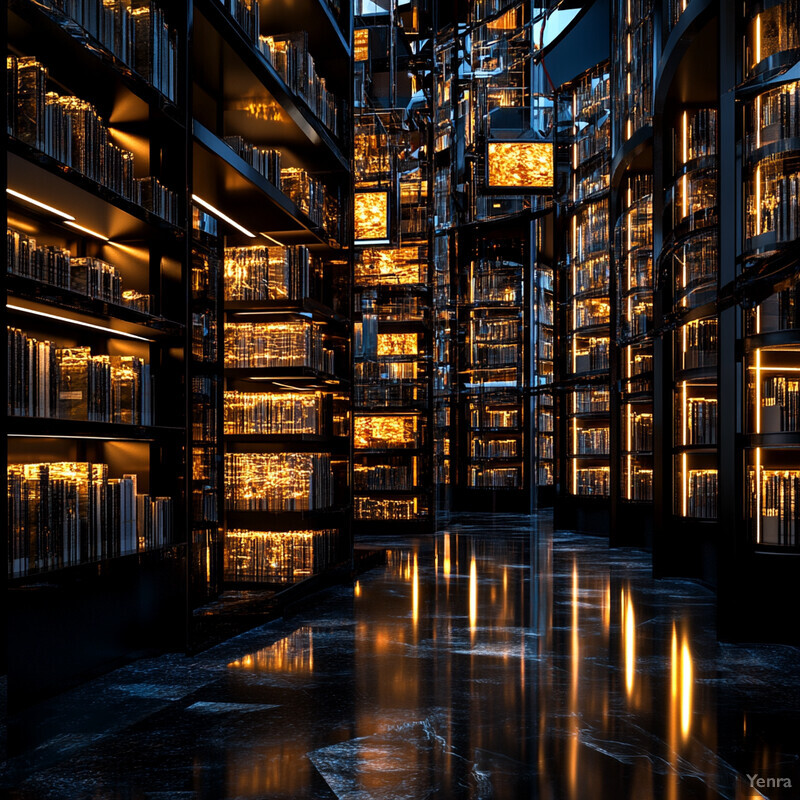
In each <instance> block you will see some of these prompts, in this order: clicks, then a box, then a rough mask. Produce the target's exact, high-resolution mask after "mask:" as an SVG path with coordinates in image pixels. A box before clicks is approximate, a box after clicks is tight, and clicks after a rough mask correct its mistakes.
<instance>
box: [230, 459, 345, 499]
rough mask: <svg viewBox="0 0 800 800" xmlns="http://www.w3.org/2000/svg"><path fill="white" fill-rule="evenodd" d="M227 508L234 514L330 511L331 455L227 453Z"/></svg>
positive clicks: (331, 488) (331, 496) (331, 492)
mask: <svg viewBox="0 0 800 800" xmlns="http://www.w3.org/2000/svg"><path fill="white" fill-rule="evenodd" d="M225 505H226V507H227V508H228V509H231V510H234V511H273V512H275V511H306V510H314V509H325V508H330V507H331V506H332V505H333V476H332V474H331V457H330V454H328V453H226V454H225Z"/></svg>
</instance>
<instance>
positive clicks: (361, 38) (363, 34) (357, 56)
mask: <svg viewBox="0 0 800 800" xmlns="http://www.w3.org/2000/svg"><path fill="white" fill-rule="evenodd" d="M368 59H369V29H368V28H357V29H356V30H355V31H353V60H354V61H367V60H368Z"/></svg>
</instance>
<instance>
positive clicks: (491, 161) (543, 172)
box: [488, 142, 553, 189]
mask: <svg viewBox="0 0 800 800" xmlns="http://www.w3.org/2000/svg"><path fill="white" fill-rule="evenodd" d="M488 171H489V175H488V185H489V186H496V187H520V188H532V189H548V188H550V187H552V185H553V144H552V142H489V158H488Z"/></svg>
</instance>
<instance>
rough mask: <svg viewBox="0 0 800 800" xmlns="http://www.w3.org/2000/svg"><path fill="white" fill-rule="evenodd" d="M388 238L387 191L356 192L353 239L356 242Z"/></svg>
mask: <svg viewBox="0 0 800 800" xmlns="http://www.w3.org/2000/svg"><path fill="white" fill-rule="evenodd" d="M388 238H389V193H388V192H384V191H380V192H356V194H355V239H356V241H357V242H374V241H383V240H386V239H388Z"/></svg>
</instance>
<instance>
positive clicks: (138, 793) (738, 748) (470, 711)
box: [6, 515, 800, 800]
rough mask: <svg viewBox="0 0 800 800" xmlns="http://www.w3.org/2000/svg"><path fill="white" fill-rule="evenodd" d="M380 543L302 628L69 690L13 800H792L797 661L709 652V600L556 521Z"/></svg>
mask: <svg viewBox="0 0 800 800" xmlns="http://www.w3.org/2000/svg"><path fill="white" fill-rule="evenodd" d="M377 542H379V543H380V544H381V545H382V546H384V547H387V548H388V549H389V553H388V560H387V566H386V567H385V568H377V569H375V570H373V571H371V572H369V573H367V574H365V575H363V576H361V579H360V580H359V582H358V583H357V584H356V585H355V587H343V588H339V589H336V590H333V591H332V592H330V593H329V594H328V595H326V597H325V600H324V602H323V604H322V606H321V607H317V608H315V609H314V610H312V611H309V612H307V613H305V614H304V615H302V616H301V617H299V618H295V619H294V620H292V621H281V622H277V623H273V624H270V625H266V626H263V627H262V628H259V629H256V630H254V631H251V632H249V633H247V634H244V635H243V636H240V637H238V638H236V639H233V640H231V641H229V642H226V643H225V644H224V645H222V646H220V647H217V648H215V649H213V650H210V651H208V652H206V653H204V654H202V655H200V656H198V657H196V658H194V659H190V658H185V657H179V656H165V657H162V658H159V659H153V660H149V661H143V662H139V663H137V664H136V665H133V666H131V667H127V668H125V669H122V670H118V671H117V672H115V673H113V674H112V675H110V676H106V677H105V678H103V679H102V680H100V681H96V682H94V683H93V684H91V685H89V686H87V687H83V688H82V689H80V690H78V691H76V692H74V693H72V694H71V695H70V696H68V697H66V698H64V699H63V700H62V701H60V703H61V705H60V706H59V708H58V709H57V711H56V716H57V717H59V719H60V721H61V726H62V727H61V730H62V733H61V734H60V735H58V736H54V737H53V739H52V740H51V741H50V742H49V743H48V744H47V745H45V746H44V747H42V748H40V749H39V750H38V751H37V753H36V755H35V758H34V759H33V762H29V763H27V764H22V763H21V762H15V763H12V764H11V765H9V771H8V772H7V775H6V781H7V783H8V781H9V776H10V775H14V776H16V778H15V780H16V782H17V787H16V788H14V789H12V790H11V791H10V795H9V796H10V797H14V798H25V799H26V800H27V799H28V798H31V799H32V798H102V799H103V800H106V799H109V800H113V799H116V798H119V799H120V800H121V799H122V798H124V799H125V800H139V798H141V799H142V800H144V798H187V800H188V798H197V799H198V800H199V799H200V798H203V799H205V798H208V799H209V800H210V799H214V800H216V798H240V799H241V798H328V799H330V798H348V799H351V798H352V799H353V800H355V799H356V798H358V800H361V799H362V798H364V799H366V798H370V800H372V799H376V800H383V799H384V798H386V800H390V799H391V800H400V799H401V798H415V799H416V798H462V797H464V798H515V799H516V798H528V797H530V798H542V800H547V799H549V798H570V799H571V798H575V800H605V799H606V798H609V800H610V799H611V798H614V800H627V799H628V798H630V800H648V799H649V798H653V800H683V799H684V798H718V797H724V798H732V799H734V800H740V799H742V800H744V798H747V799H748V800H749V799H750V798H756V797H762V796H763V797H768V798H773V799H775V800H777V799H778V798H797V797H800V759H799V758H798V753H800V725H799V724H798V723H800V658H798V655H799V654H798V651H797V650H796V649H793V648H789V647H765V646H752V647H751V646H734V645H721V644H718V643H717V642H716V639H715V636H714V630H713V616H714V607H713V597H712V595H711V593H710V592H709V591H707V590H705V589H703V588H702V587H699V586H698V585H697V584H695V583H692V582H688V581H686V582H684V581H659V582H655V581H653V580H652V579H651V578H650V577H649V574H650V567H649V556H647V555H646V554H644V553H640V552H638V551H632V550H609V549H608V547H607V544H606V542H605V541H604V540H602V539H599V538H592V537H585V536H576V535H574V534H567V533H559V534H556V535H553V533H552V530H551V525H550V521H549V517H547V516H543V517H542V518H541V519H539V520H538V521H537V520H536V518H529V517H516V516H510V515H509V516H505V517H497V516H492V517H489V516H487V517H486V518H481V517H480V516H476V515H472V516H470V517H469V521H468V522H466V521H463V520H462V521H460V522H459V521H458V520H456V521H454V522H453V523H452V524H451V525H450V526H449V527H448V528H447V530H446V531H444V532H442V533H440V534H439V535H437V536H436V537H435V538H431V539H424V540H423V539H420V540H416V541H414V542H412V543H408V542H401V541H397V542H394V541H387V540H386V539H380V540H376V543H377ZM787 624H795V622H794V618H793V616H792V617H791V618H788V617H787ZM59 715H60V716H59ZM50 724H52V720H50ZM23 769H25V770H31V769H32V770H33V772H32V774H30V775H29V776H28V777H27V778H25V779H23V776H22V772H21V771H22V770H23Z"/></svg>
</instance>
